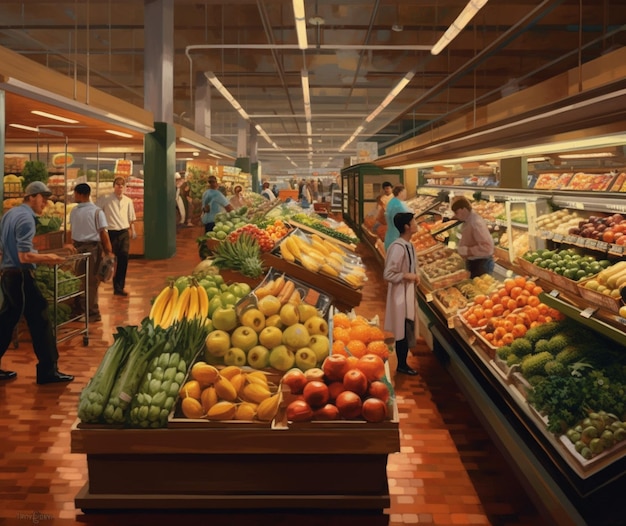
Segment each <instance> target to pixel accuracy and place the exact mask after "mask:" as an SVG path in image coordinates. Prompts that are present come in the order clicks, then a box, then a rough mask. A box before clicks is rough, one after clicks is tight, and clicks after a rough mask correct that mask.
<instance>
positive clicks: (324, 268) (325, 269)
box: [320, 263, 339, 278]
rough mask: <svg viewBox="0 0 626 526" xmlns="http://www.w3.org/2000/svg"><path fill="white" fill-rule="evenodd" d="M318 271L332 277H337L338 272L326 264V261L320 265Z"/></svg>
mask: <svg viewBox="0 0 626 526" xmlns="http://www.w3.org/2000/svg"><path fill="white" fill-rule="evenodd" d="M320 272H321V273H322V274H326V275H327V276H331V277H333V278H337V277H339V272H338V271H337V270H335V269H334V268H333V267H332V266H331V265H328V264H326V263H324V264H323V265H322V266H321V267H320Z"/></svg>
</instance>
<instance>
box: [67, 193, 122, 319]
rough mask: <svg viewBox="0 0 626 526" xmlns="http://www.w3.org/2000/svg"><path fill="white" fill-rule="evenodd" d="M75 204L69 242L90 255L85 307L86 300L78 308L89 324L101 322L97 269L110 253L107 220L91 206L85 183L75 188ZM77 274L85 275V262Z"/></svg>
mask: <svg viewBox="0 0 626 526" xmlns="http://www.w3.org/2000/svg"><path fill="white" fill-rule="evenodd" d="M74 201H75V202H76V203H77V205H76V207H74V208H73V209H72V211H71V213H70V224H71V225H72V242H73V244H74V247H75V248H76V251H77V252H80V253H86V252H89V254H90V256H89V275H88V276H87V283H88V284H89V285H88V287H87V294H88V296H89V300H88V304H87V305H85V297H84V296H80V297H79V298H77V300H78V301H77V305H76V306H77V307H78V308H80V309H81V310H82V311H83V312H84V313H85V316H89V321H92V322H94V321H100V308H99V307H98V285H99V282H98V278H97V272H98V266H99V265H100V262H101V261H102V257H103V255H104V256H111V255H112V254H113V249H112V247H111V240H110V239H109V234H108V233H107V226H108V225H107V220H106V216H105V214H104V212H103V211H102V210H101V209H100V208H98V207H97V206H96V205H95V204H94V203H92V202H91V187H90V186H89V185H88V184H87V183H80V184H77V185H76V186H75V187H74ZM81 263H82V265H81V268H79V272H80V273H84V272H85V269H84V260H81Z"/></svg>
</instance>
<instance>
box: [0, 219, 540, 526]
mask: <svg viewBox="0 0 626 526" xmlns="http://www.w3.org/2000/svg"><path fill="white" fill-rule="evenodd" d="M200 234H201V232H200V229H198V228H187V229H180V230H179V232H178V245H177V253H176V255H175V256H174V257H173V258H171V259H169V260H165V261H146V260H143V259H132V260H131V262H130V266H129V273H128V280H127V290H128V291H129V293H130V295H129V296H128V297H121V296H113V293H112V289H111V286H110V284H107V285H105V286H104V287H103V288H102V289H101V292H100V298H101V299H100V308H101V312H102V322H101V323H97V324H95V325H92V326H90V331H89V333H90V340H89V345H88V346H87V347H84V346H83V345H82V337H78V338H75V339H74V340H73V341H70V342H65V343H62V344H61V345H60V346H59V351H60V354H61V359H60V368H61V370H63V371H64V372H68V373H71V374H74V375H76V380H75V381H74V382H73V383H71V384H67V385H65V384H58V385H49V386H37V385H36V384H35V358H34V355H33V353H32V347H31V345H30V342H29V341H28V334H27V333H21V334H20V342H19V347H18V348H17V349H9V351H7V353H6V355H5V357H4V359H3V363H2V365H3V367H4V368H8V369H14V370H16V371H17V372H18V378H17V380H14V381H11V382H3V383H0V403H1V404H2V411H0V426H1V428H2V439H1V440H0V502H1V503H2V505H1V506H0V524H28V523H29V522H30V523H37V522H36V521H38V523H39V524H40V525H42V526H45V525H46V524H50V525H52V524H55V525H57V524H62V525H63V524H76V523H79V524H92V525H104V524H111V523H115V524H116V525H117V526H126V525H131V524H133V525H135V524H136V525H145V524H150V525H151V526H154V525H159V524H163V525H165V524H168V525H169V524H173V523H174V522H177V521H180V520H184V519H191V520H194V519H195V520H200V521H201V522H199V524H204V523H207V514H202V515H200V514H196V513H186V514H181V513H176V514H170V513H160V514H153V513H147V514H137V513H115V514H89V515H84V514H83V513H82V512H81V510H76V509H75V508H74V496H75V495H76V493H77V492H78V491H79V489H80V488H81V487H82V486H83V485H84V484H85V482H86V480H87V467H86V460H85V458H84V456H83V455H75V454H71V453H70V428H71V426H72V425H73V423H74V422H75V420H76V407H77V399H78V395H79V393H80V391H81V389H82V388H83V387H84V386H85V384H86V383H87V381H88V380H89V378H90V377H91V376H92V375H93V374H94V372H95V370H96V368H97V367H98V365H99V363H100V360H101V358H102V356H103V354H104V351H105V350H106V348H107V347H108V346H109V345H110V343H111V342H112V335H113V332H114V331H115V328H116V327H117V326H121V325H130V324H135V323H138V322H139V321H140V320H141V319H142V318H143V317H145V316H146V314H147V313H148V311H149V308H150V299H151V298H152V297H154V295H155V294H156V293H157V292H158V291H159V290H160V289H161V288H162V287H163V285H164V283H165V279H166V278H167V277H169V276H177V275H180V274H184V273H188V272H190V271H191V269H192V268H193V266H194V265H195V264H196V263H197V261H198V255H197V245H196V242H195V239H196V237H197V236H198V235H200ZM361 254H362V257H363V259H364V260H365V262H366V265H367V268H368V277H369V281H368V283H367V287H366V289H365V290H364V295H363V301H362V303H361V305H360V306H359V307H358V308H357V309H356V310H357V312H358V313H359V314H362V315H364V316H366V317H373V316H375V315H377V314H378V315H379V316H380V317H381V319H382V317H383V316H384V296H385V286H384V283H383V282H382V279H381V274H382V271H381V269H380V267H379V266H378V265H377V263H376V261H375V259H374V257H373V256H371V255H370V254H369V253H368V252H366V251H365V249H362V250H361ZM410 360H411V362H410V363H411V365H412V366H414V367H415V368H417V369H418V370H419V371H420V375H419V376H416V377H404V376H403V377H400V376H398V377H397V378H396V390H397V396H398V408H399V412H400V431H401V444H402V446H401V447H402V451H401V452H400V453H398V454H394V455H391V456H390V458H389V463H388V476H389V486H390V492H391V495H392V504H391V508H390V510H389V517H388V518H384V520H382V521H381V520H380V519H376V518H372V517H363V516H356V517H355V516H353V515H349V514H334V515H332V516H329V515H323V516H320V515H315V514H313V515H312V514H310V513H309V514H294V513H287V514H279V513H260V514H258V513H256V514H248V513H240V514H232V513H231V514H224V513H211V514H210V517H209V520H211V522H212V524H225V525H237V524H244V523H245V524H246V525H252V524H268V525H269V524H272V525H274V526H280V525H283V524H285V525H287V524H289V525H291V524H296V523H298V524H304V525H309V524H311V525H314V524H327V525H328V524H333V525H334V524H337V525H339V524H341V525H348V524H353V523H354V524H359V525H363V524H367V523H370V522H371V523H375V524H389V525H391V526H395V525H399V524H433V525H470V524H483V525H488V524H491V525H494V526H496V525H497V526H508V525H528V526H530V525H532V526H541V525H543V524H547V523H545V522H544V521H543V520H542V519H541V517H540V516H539V515H538V513H537V511H536V510H535V508H534V506H533V505H532V503H531V502H530V501H529V499H528V497H527V496H526V494H525V493H524V491H523V489H522V488H521V486H520V484H519V483H518V482H517V481H516V479H515V477H514V475H513V472H512V470H511V469H509V467H508V466H507V464H506V462H505V460H504V459H503V457H502V456H501V455H500V453H499V452H498V451H497V450H496V448H495V446H494V445H493V443H492V442H491V440H490V439H489V437H488V435H487V434H486V432H485V431H484V430H483V429H482V427H481V426H480V424H479V423H478V420H477V419H476V418H475V417H474V416H473V414H472V413H471V409H470V407H469V405H468V403H467V402H466V400H465V399H464V397H463V395H462V394H461V393H460V392H459V390H458V389H457V387H456V385H455V384H454V382H453V380H452V379H451V378H450V376H449V375H448V374H447V372H446V371H445V369H444V368H443V367H442V366H441V364H440V363H439V362H438V361H437V359H436V358H435V357H434V355H433V354H432V353H431V352H430V350H429V349H428V348H426V347H423V348H420V349H418V352H417V355H416V356H413V357H411V359H410ZM295 475H297V476H301V475H302V474H295ZM163 476H164V477H166V476H167V474H166V473H164V474H163ZM329 476H332V474H329ZM24 521H26V522H24Z"/></svg>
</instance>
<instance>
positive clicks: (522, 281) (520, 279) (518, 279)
mask: <svg viewBox="0 0 626 526" xmlns="http://www.w3.org/2000/svg"><path fill="white" fill-rule="evenodd" d="M513 281H515V285H517V286H518V287H521V288H524V287H525V286H526V278H525V277H524V276H515V277H514V278H513Z"/></svg>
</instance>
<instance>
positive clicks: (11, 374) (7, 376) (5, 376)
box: [0, 369, 17, 381]
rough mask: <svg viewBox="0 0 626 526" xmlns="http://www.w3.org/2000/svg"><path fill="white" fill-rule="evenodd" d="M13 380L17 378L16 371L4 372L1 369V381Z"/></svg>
mask: <svg viewBox="0 0 626 526" xmlns="http://www.w3.org/2000/svg"><path fill="white" fill-rule="evenodd" d="M13 378H17V373H16V372H15V371H4V370H3V369H0V381H2V380H13Z"/></svg>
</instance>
